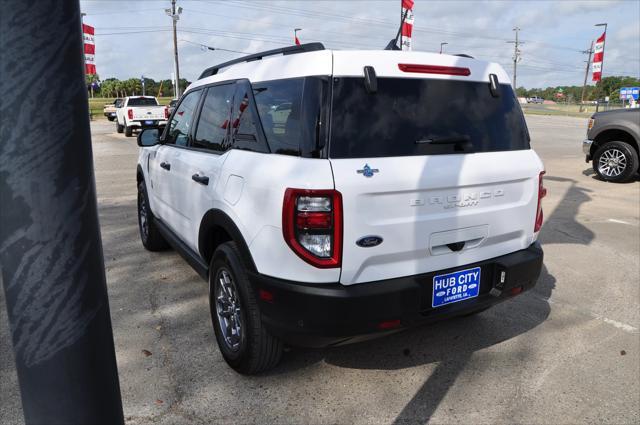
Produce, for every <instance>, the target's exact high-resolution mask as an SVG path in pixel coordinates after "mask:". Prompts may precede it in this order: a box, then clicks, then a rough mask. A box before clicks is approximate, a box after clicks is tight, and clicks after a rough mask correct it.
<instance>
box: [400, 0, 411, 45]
mask: <svg viewBox="0 0 640 425" xmlns="http://www.w3.org/2000/svg"><path fill="white" fill-rule="evenodd" d="M401 1H402V18H403V20H402V37H401V39H400V47H401V49H402V50H411V33H412V32H413V0H401Z"/></svg>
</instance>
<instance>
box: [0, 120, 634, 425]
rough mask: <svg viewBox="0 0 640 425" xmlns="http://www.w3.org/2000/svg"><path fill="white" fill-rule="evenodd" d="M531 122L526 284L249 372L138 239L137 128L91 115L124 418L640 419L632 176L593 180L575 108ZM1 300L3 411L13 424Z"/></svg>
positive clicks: (172, 260) (168, 265)
mask: <svg viewBox="0 0 640 425" xmlns="http://www.w3.org/2000/svg"><path fill="white" fill-rule="evenodd" d="M527 121H528V124H529V129H530V131H531V135H532V144H533V147H534V148H535V149H536V150H537V152H538V153H539V154H540V156H541V157H542V158H543V160H544V162H545V165H546V169H547V176H546V186H547V189H548V196H547V198H545V200H544V210H545V215H546V220H545V225H544V227H543V229H542V233H541V241H542V243H543V247H544V249H545V267H544V270H543V273H542V276H541V277H540V280H539V282H538V284H537V286H536V288H535V289H534V290H532V291H530V292H528V293H526V294H524V295H522V296H521V297H517V298H515V299H513V300H511V301H509V302H506V303H503V304H500V305H498V306H496V307H494V308H493V309H490V310H488V311H486V312H484V313H482V314H480V315H478V316H475V317H468V318H460V319H455V320H451V321H448V322H442V323H439V324H436V325H432V326H427V327H423V328H419V329H412V330H408V331H405V332H402V333H399V334H396V335H393V336H390V337H386V338H383V339H378V340H374V341H369V342H366V343H361V344H355V345H351V346H344V347H339V348H332V349H326V350H292V351H290V352H288V353H286V354H285V356H284V358H283V361H282V362H281V364H280V365H279V366H278V367H277V368H276V369H275V370H273V371H271V372H269V373H268V374H266V375H262V376H256V377H244V376H240V375H238V374H236V373H235V372H233V371H232V370H231V369H230V368H229V367H227V366H226V364H225V363H224V360H223V359H222V356H221V355H220V353H219V352H218V349H217V347H216V344H215V338H214V336H213V331H212V328H211V323H210V318H209V309H208V304H207V288H206V285H205V284H204V282H203V281H202V280H201V279H200V278H199V277H198V276H197V274H196V273H195V272H194V271H193V270H192V269H191V268H190V267H189V266H188V265H187V264H186V263H185V262H184V261H183V260H182V259H181V258H180V257H179V256H178V255H177V254H176V253H174V252H171V251H170V252H165V253H160V254H158V253H149V252H147V251H145V250H144V249H143V248H142V246H141V244H140V241H139V238H138V231H137V222H136V184H135V166H136V158H137V146H136V144H135V140H134V139H133V138H125V137H124V136H123V135H120V134H116V133H115V128H114V127H115V126H114V124H113V123H109V122H107V121H102V120H100V121H95V122H94V123H93V125H92V134H93V149H94V157H95V166H96V179H97V189H98V205H99V211H100V221H101V226H102V239H103V244H104V252H105V265H106V270H107V281H108V288H109V297H110V305H111V317H112V321H113V328H114V334H115V345H116V351H117V357H118V367H119V373H120V383H121V391H122V399H123V403H124V411H125V417H126V419H127V422H128V423H130V424H148V423H160V424H175V423H195V424H206V423H212V422H225V423H226V422H234V423H248V422H251V423H426V422H428V421H432V422H434V423H454V422H455V423H465V424H471V423H553V424H561V423H567V424H568V423H615V424H621V423H629V424H631V423H640V385H639V378H640V355H639V351H640V331H639V328H640V307H639V305H640V290H639V286H640V282H639V280H640V277H639V276H640V182H639V180H638V179H637V178H636V180H635V181H634V182H631V183H627V184H609V183H604V182H602V181H599V180H597V179H596V178H594V176H593V173H592V171H591V168H590V165H589V164H586V163H585V162H584V158H583V155H582V153H581V147H580V142H581V140H582V139H583V138H584V136H585V130H586V119H582V118H569V117H558V116H553V117H549V116H531V115H529V116H527ZM0 292H1V291H0ZM0 298H1V300H0V309H2V312H0V318H1V320H0V388H1V391H0V408H1V412H0V422H2V423H11V424H12V423H22V413H21V411H20V398H19V390H18V388H17V379H16V376H15V372H14V370H13V358H12V352H11V346H10V344H9V341H10V338H9V334H8V326H7V321H6V312H5V303H4V296H3V294H2V295H0ZM143 350H146V352H145V351H143Z"/></svg>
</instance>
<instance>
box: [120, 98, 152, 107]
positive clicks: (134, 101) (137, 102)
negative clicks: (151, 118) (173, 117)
mask: <svg viewBox="0 0 640 425" xmlns="http://www.w3.org/2000/svg"><path fill="white" fill-rule="evenodd" d="M127 106H158V101H157V100H155V99H154V98H153V97H130V98H129V103H128V104H127Z"/></svg>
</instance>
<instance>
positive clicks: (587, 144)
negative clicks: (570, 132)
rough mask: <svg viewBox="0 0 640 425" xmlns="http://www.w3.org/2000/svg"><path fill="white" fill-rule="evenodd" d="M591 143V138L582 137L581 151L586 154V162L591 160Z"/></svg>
mask: <svg viewBox="0 0 640 425" xmlns="http://www.w3.org/2000/svg"><path fill="white" fill-rule="evenodd" d="M592 144H593V140H589V139H584V140H583V141H582V152H583V153H584V154H585V155H586V156H587V157H586V158H585V161H586V162H589V161H591V145H592Z"/></svg>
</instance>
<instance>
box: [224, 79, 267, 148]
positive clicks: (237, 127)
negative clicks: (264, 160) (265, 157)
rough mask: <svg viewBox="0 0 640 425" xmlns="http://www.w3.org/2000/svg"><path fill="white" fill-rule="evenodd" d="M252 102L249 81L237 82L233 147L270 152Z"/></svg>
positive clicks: (234, 104) (232, 121) (232, 129)
mask: <svg viewBox="0 0 640 425" xmlns="http://www.w3.org/2000/svg"><path fill="white" fill-rule="evenodd" d="M252 103H253V96H252V93H251V85H250V84H249V82H248V81H239V82H237V83H236V93H235V97H234V101H233V109H232V120H231V136H232V144H233V148H235V149H245V150H250V151H254V152H269V148H268V147H267V145H266V143H265V142H264V140H263V138H262V137H261V136H260V135H259V134H258V128H259V124H258V117H257V115H256V113H255V110H254V106H253V105H252Z"/></svg>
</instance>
